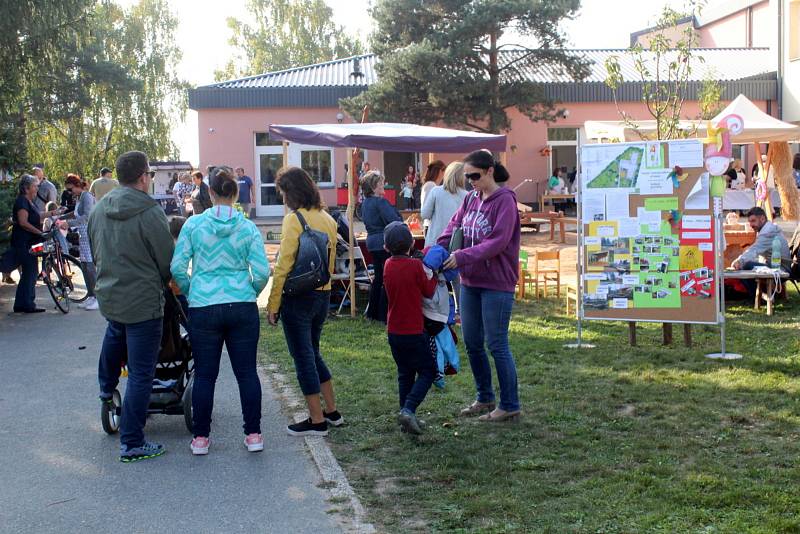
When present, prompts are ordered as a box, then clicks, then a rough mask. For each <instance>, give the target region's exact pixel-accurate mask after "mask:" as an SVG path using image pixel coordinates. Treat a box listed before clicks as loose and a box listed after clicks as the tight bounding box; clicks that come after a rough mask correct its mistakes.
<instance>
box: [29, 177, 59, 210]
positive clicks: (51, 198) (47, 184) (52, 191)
mask: <svg viewBox="0 0 800 534" xmlns="http://www.w3.org/2000/svg"><path fill="white" fill-rule="evenodd" d="M33 175H34V176H35V177H36V179H37V180H39V191H38V192H37V193H36V197H35V198H34V199H33V205H34V206H36V209H38V210H39V212H40V213H41V212H43V211H45V206H47V203H48V202H56V203H57V202H58V190H57V189H56V186H55V184H54V183H53V182H51V181H50V180H48V179H47V176H45V175H44V171H43V170H42V169H41V168H40V167H34V168H33Z"/></svg>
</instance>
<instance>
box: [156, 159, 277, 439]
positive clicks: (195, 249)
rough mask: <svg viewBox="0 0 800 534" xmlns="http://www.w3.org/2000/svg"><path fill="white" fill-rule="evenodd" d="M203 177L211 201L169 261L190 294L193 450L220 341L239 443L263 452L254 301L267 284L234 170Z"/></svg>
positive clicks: (204, 431)
mask: <svg viewBox="0 0 800 534" xmlns="http://www.w3.org/2000/svg"><path fill="white" fill-rule="evenodd" d="M209 181H210V194H211V200H212V202H213V204H214V206H213V207H212V208H211V209H208V210H206V211H204V212H203V213H202V214H200V215H195V216H193V217H190V218H189V220H188V221H187V222H186V224H185V225H184V226H183V229H182V230H181V233H180V236H179V237H178V243H177V244H176V246H175V255H174V256H173V258H172V264H171V266H170V268H171V271H172V276H173V278H174V279H175V282H176V283H177V284H178V287H179V288H180V290H181V292H182V293H183V294H184V295H187V296H188V299H189V339H190V341H191V342H192V353H193V355H194V361H195V364H194V369H195V375H194V387H193V388H192V419H193V426H194V429H193V433H194V439H193V440H192V443H191V448H192V453H193V454H208V447H209V444H210V441H209V438H208V436H209V434H210V431H211V411H212V408H213V405H214V385H215V384H216V381H217V375H218V374H219V364H220V358H221V357H222V344H223V343H224V344H225V346H226V348H227V349H228V356H229V357H230V360H231V367H232V368H233V373H234V375H236V381H237V382H238V383H239V397H240V399H241V402H242V417H243V419H244V434H245V440H244V444H245V446H246V447H247V450H249V451H251V452H255V451H261V450H263V449H264V440H263V439H262V437H261V382H260V381H259V378H258V374H257V372H256V350H257V346H258V336H259V330H260V323H259V318H258V308H257V307H256V298H257V297H258V294H259V293H261V291H262V290H263V289H264V287H265V286H266V285H267V280H268V278H269V263H268V262H267V256H266V254H265V253H264V242H263V240H262V238H261V234H260V233H259V231H258V229H257V228H256V226H255V224H253V223H252V222H251V221H249V220H247V219H246V218H245V217H244V216H243V215H242V213H241V212H239V211H238V210H236V209H235V208H234V207H233V203H234V202H236V199H237V198H238V196H239V186H238V184H237V183H236V179H235V178H234V176H233V171H232V170H231V169H230V168H228V167H217V168H216V169H215V170H214V172H213V173H212V175H211V179H210V180H209ZM190 261H191V264H192V272H191V275H190V274H189V272H188V271H189V262H190Z"/></svg>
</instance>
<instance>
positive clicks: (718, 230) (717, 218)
mask: <svg viewBox="0 0 800 534" xmlns="http://www.w3.org/2000/svg"><path fill="white" fill-rule="evenodd" d="M713 201H714V247H715V250H714V252H715V258H716V261H715V262H714V265H715V267H716V269H715V270H716V272H715V273H714V280H715V281H716V284H717V295H718V297H717V298H718V299H719V300H718V302H719V308H718V309H717V322H718V323H719V337H720V348H721V352H712V353H710V354H706V358H711V359H713V360H739V359H741V358H742V355H741V354H736V353H728V352H726V351H725V277H724V276H723V274H722V272H723V270H724V267H725V266H724V265H723V263H722V262H723V259H722V256H723V251H724V247H723V245H722V243H723V235H724V227H723V224H722V199H721V198H715V199H713Z"/></svg>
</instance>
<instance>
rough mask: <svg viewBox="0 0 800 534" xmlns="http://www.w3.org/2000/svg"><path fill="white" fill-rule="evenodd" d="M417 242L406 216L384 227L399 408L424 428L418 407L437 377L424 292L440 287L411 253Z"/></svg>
mask: <svg viewBox="0 0 800 534" xmlns="http://www.w3.org/2000/svg"><path fill="white" fill-rule="evenodd" d="M413 244H414V239H413V237H412V236H411V230H409V229H408V226H406V225H405V224H403V223H401V222H392V223H390V224H389V225H388V226H386V230H385V231H384V247H385V248H386V251H387V252H389V253H390V254H391V255H392V257H391V258H389V259H388V260H387V261H386V267H385V268H384V273H383V284H384V287H385V288H386V296H387V297H388V300H389V313H388V316H387V321H386V324H387V328H386V329H387V332H388V337H389V347H390V348H391V349H392V356H393V357H394V361H395V363H396V364H397V385H398V390H399V394H400V414H399V415H398V417H397V420H398V422H399V423H400V426H401V427H402V428H403V430H404V431H406V432H409V433H412V434H421V433H422V429H421V427H420V425H419V421H418V420H417V416H416V411H417V407H418V406H419V405H420V403H422V401H423V400H424V399H425V395H426V394H427V393H428V390H429V389H430V388H431V384H433V380H434V378H435V377H436V364H435V362H434V361H433V359H432V358H431V353H430V348H429V343H428V337H427V335H426V334H425V330H424V327H423V321H422V298H423V297H425V298H430V297H432V296H433V294H434V292H435V291H436V285H437V282H438V281H437V279H436V277H435V276H433V273H432V272H431V271H430V270H428V269H426V268H425V267H424V266H423V264H422V262H421V261H420V260H418V259H416V258H412V257H411V256H410V255H409V254H410V252H411V248H412V246H413Z"/></svg>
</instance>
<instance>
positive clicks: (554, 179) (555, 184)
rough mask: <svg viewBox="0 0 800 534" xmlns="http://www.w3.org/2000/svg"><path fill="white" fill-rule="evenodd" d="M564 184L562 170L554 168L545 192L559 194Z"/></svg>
mask: <svg viewBox="0 0 800 534" xmlns="http://www.w3.org/2000/svg"><path fill="white" fill-rule="evenodd" d="M473 185H474V184H473ZM564 186H565V182H564V172H563V171H562V170H561V169H555V170H554V171H553V176H551V177H550V179H549V180H548V181H547V192H548V193H549V194H551V195H560V194H562V193H563V192H564Z"/></svg>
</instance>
